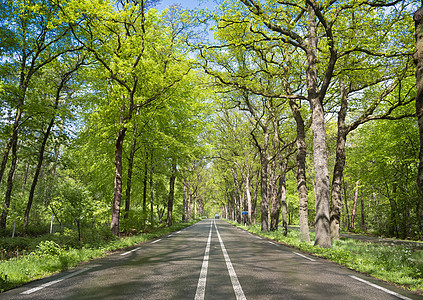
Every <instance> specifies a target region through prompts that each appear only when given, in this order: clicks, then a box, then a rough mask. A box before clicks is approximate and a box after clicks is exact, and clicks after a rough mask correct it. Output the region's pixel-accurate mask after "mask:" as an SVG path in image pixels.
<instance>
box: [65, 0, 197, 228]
mask: <svg viewBox="0 0 423 300" xmlns="http://www.w3.org/2000/svg"><path fill="white" fill-rule="evenodd" d="M73 7H74V8H73V11H71V12H70V13H69V12H68V15H72V14H73V15H76V17H77V18H76V20H75V23H74V26H73V27H72V30H73V33H74V35H75V37H76V38H77V39H78V41H79V42H80V43H81V44H83V45H84V47H86V49H88V51H89V52H90V53H92V55H93V56H94V57H95V59H96V60H97V61H98V63H99V66H100V68H101V69H103V70H104V72H106V74H107V76H108V78H110V79H111V80H112V81H113V84H111V85H110V88H111V95H110V97H111V98H112V99H111V101H110V103H108V104H106V105H109V108H108V109H109V110H110V109H114V110H115V111H116V112H117V115H115V116H114V119H115V122H116V123H115V124H116V125H117V126H116V128H115V131H116V134H117V136H116V142H115V159H114V160H115V176H114V195H113V205H112V222H111V225H110V229H111V231H112V233H113V234H115V235H117V234H119V217H120V205H121V200H122V186H123V164H122V154H123V145H124V140H125V136H126V132H127V129H128V124H130V123H131V120H132V118H133V116H134V112H135V111H137V110H139V109H145V108H146V107H148V106H149V105H151V104H152V103H153V102H154V101H157V100H158V99H159V98H160V97H162V96H163V95H164V94H165V93H166V92H168V91H169V90H170V89H171V88H172V87H173V86H174V85H175V84H177V83H178V82H179V81H181V80H182V78H183V77H184V76H185V75H186V74H187V73H188V72H189V70H190V66H189V64H187V63H185V64H181V63H180V60H181V59H182V56H183V54H182V53H181V49H182V47H181V42H182V40H181V39H180V38H178V36H175V35H174V34H173V33H174V32H173V31H172V28H169V27H166V24H165V23H164V22H163V20H160V19H159V18H158V17H157V16H156V15H155V13H154V12H153V11H152V10H150V11H149V13H147V12H146V8H147V3H146V2H145V1H141V2H138V1H129V2H128V3H126V1H116V2H115V3H109V2H107V3H105V2H103V1H99V2H91V1H88V2H86V3H81V2H79V1H77V2H75V3H73ZM159 28H161V29H162V30H159ZM178 51H179V52H178ZM113 98H114V99H113Z"/></svg>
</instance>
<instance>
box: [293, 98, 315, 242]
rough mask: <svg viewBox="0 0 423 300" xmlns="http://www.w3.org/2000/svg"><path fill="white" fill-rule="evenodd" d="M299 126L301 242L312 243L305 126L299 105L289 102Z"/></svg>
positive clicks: (298, 166)
mask: <svg viewBox="0 0 423 300" xmlns="http://www.w3.org/2000/svg"><path fill="white" fill-rule="evenodd" d="M289 105H290V106H291V110H292V113H293V115H294V119H295V122H296V125H297V189H298V199H299V223H300V236H301V241H303V242H310V230H309V227H308V191H307V183H306V155H307V146H306V143H305V126H304V120H303V118H302V116H301V112H300V109H299V107H298V105H297V103H296V102H295V101H293V100H290V101H289Z"/></svg>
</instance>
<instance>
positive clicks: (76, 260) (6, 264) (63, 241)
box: [0, 220, 198, 292]
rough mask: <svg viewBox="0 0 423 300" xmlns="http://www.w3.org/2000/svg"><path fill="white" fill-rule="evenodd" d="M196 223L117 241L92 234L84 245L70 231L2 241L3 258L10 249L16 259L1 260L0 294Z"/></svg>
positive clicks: (181, 224)
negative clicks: (12, 250)
mask: <svg viewBox="0 0 423 300" xmlns="http://www.w3.org/2000/svg"><path fill="white" fill-rule="evenodd" d="M197 221H198V220H197ZM197 221H193V222H190V223H178V224H174V225H173V226H171V227H164V228H157V229H154V230H153V231H151V232H148V233H142V234H138V235H133V236H129V237H120V238H118V237H115V236H112V235H110V234H109V233H108V232H107V234H106V235H104V233H97V235H96V234H91V235H89V236H90V238H88V239H87V240H86V241H85V243H80V242H79V240H77V239H75V233H74V232H71V231H67V232H65V233H63V234H53V235H46V236H43V237H38V238H33V239H30V238H22V239H20V240H19V239H15V240H14V241H11V240H10V239H2V241H1V242H0V247H1V252H2V254H3V253H9V256H10V252H11V250H10V249H16V250H15V251H14V252H15V255H14V256H15V257H12V258H10V259H8V260H3V259H2V262H1V263H0V292H4V291H7V290H10V289H12V288H15V287H18V286H21V285H23V284H25V283H28V282H30V281H33V280H36V279H40V278H44V277H47V276H50V275H52V274H55V273H58V272H61V271H64V270H67V269H69V268H72V267H75V266H77V265H78V264H80V263H82V262H87V261H90V260H92V259H96V258H101V257H104V256H106V255H107V254H110V253H111V252H113V251H116V250H120V249H125V248H127V247H130V246H134V245H137V244H140V243H143V242H146V241H148V240H151V239H153V238H156V237H159V236H163V235H166V234H168V233H170V232H173V231H178V230H180V229H182V228H185V227H187V226H190V225H192V224H193V223H195V222H197ZM87 236H88V235H87ZM100 236H101V237H100ZM16 245H17V246H16ZM2 256H6V255H2Z"/></svg>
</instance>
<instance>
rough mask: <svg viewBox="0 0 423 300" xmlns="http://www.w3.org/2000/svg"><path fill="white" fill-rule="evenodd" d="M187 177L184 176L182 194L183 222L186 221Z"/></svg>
mask: <svg viewBox="0 0 423 300" xmlns="http://www.w3.org/2000/svg"><path fill="white" fill-rule="evenodd" d="M187 198H188V197H187V179H186V178H184V191H183V194H182V222H185V215H186V210H187V209H186V207H187Z"/></svg>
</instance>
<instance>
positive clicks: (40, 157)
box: [24, 99, 58, 229]
mask: <svg viewBox="0 0 423 300" xmlns="http://www.w3.org/2000/svg"><path fill="white" fill-rule="evenodd" d="M56 103H57V105H58V99H57V102H56ZM55 108H56V109H57V107H55ZM55 117H56V115H54V116H53V117H52V118H51V120H50V123H49V124H48V127H47V130H46V132H45V133H44V137H43V141H42V142H41V146H40V150H39V152H38V163H37V168H36V169H35V174H34V179H33V180H32V184H31V190H30V191H29V197H28V203H27V205H26V209H25V214H24V228H25V229H26V228H27V227H28V223H29V213H30V211H31V207H32V202H33V200H34V194H35V188H36V187H37V183H38V178H39V176H40V172H41V166H42V165H43V160H44V151H45V148H46V145H47V140H48V138H49V136H50V132H51V129H52V128H53V125H54V119H55Z"/></svg>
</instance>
